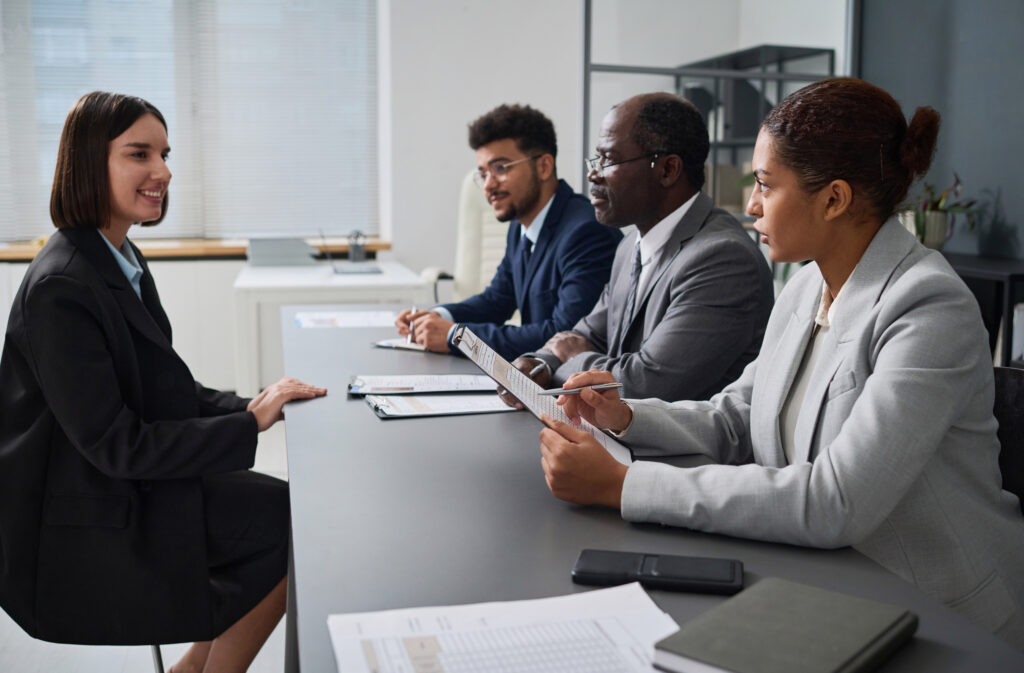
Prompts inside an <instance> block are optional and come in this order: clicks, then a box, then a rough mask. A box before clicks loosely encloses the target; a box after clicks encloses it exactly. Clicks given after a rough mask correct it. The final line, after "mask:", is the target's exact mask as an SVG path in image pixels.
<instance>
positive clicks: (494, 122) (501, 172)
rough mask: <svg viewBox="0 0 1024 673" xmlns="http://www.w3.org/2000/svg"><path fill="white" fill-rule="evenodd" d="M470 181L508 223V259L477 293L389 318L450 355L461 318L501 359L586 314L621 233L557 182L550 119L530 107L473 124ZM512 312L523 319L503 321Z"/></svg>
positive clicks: (504, 110)
mask: <svg viewBox="0 0 1024 673" xmlns="http://www.w3.org/2000/svg"><path fill="white" fill-rule="evenodd" d="M469 145H470V147H471V148H472V149H474V150H476V161H477V173H476V175H475V176H474V177H475V178H476V183H477V184H478V185H479V186H480V187H481V188H482V189H483V190H484V194H485V196H486V197H487V201H488V202H489V203H490V204H491V208H493V209H494V214H495V216H496V217H497V218H498V220H499V221H501V222H509V223H510V224H509V229H508V239H507V244H506V247H505V257H504V259H502V261H501V264H500V265H499V266H498V270H497V272H496V273H495V275H494V278H493V279H492V280H491V283H490V285H488V287H487V288H486V289H485V290H484V291H483V292H481V293H480V294H477V295H475V296H473V297H470V298H468V299H466V300H464V301H461V302H458V303H455V304H445V305H442V306H437V307H434V308H433V309H430V310H426V311H416V312H413V311H409V310H407V311H403V312H402V313H401V314H399V316H398V319H397V320H396V321H395V326H396V327H397V328H398V332H399V334H401V335H403V336H405V335H407V334H408V333H409V325H410V323H411V324H412V332H413V339H414V340H415V341H416V343H419V344H421V345H423V346H424V347H426V348H427V349H428V350H431V351H436V352H441V353H447V352H449V351H454V350H455V348H454V347H453V346H452V345H451V342H450V337H451V334H452V332H453V331H454V327H455V325H456V324H465V325H466V326H468V327H469V328H470V329H471V330H473V332H474V333H475V334H477V336H479V337H480V338H481V339H483V340H484V341H485V342H486V343H487V344H488V345H490V346H491V347H492V348H494V349H495V350H496V351H497V352H498V353H499V354H501V355H502V357H505V358H508V359H511V358H513V357H515V356H516V355H518V354H520V353H523V352H525V351H529V350H533V349H536V348H539V347H540V346H541V345H543V344H544V342H545V341H547V340H548V339H549V338H550V337H551V336H552V335H553V334H555V333H556V332H559V331H563V330H567V329H569V328H571V327H572V326H573V325H574V324H576V322H577V321H578V320H579V319H580V318H582V317H583V316H585V315H586V314H587V313H588V312H589V311H590V309H591V308H593V306H594V303H595V302H596V301H597V298H598V296H599V295H600V294H601V290H602V288H603V287H604V285H605V283H606V282H607V281H608V276H609V274H610V272H611V264H612V259H613V258H614V256H615V248H616V246H617V244H618V243H619V241H620V240H621V238H622V235H621V234H620V233H619V232H618V231H616V230H615V229H613V228H610V227H604V226H602V225H600V224H598V223H597V221H596V220H595V219H594V209H593V207H592V206H591V205H590V201H589V200H588V199H587V198H586V197H585V196H583V195H581V194H576V193H574V192H573V190H572V188H571V187H569V185H568V184H567V183H566V182H565V181H564V180H560V179H559V178H558V175H557V173H556V170H555V157H556V156H557V154H558V146H557V142H556V139H555V129H554V126H553V125H552V124H551V121H550V120H549V119H548V118H547V117H545V116H544V115H543V114H542V113H540V112H538V111H537V110H535V109H533V108H531V107H529V106H526V105H501V106H498V107H497V108H495V109H493V110H491V111H490V112H488V113H487V114H485V115H483V116H482V117H480V118H479V119H477V120H476V121H474V122H473V123H472V124H470V126H469ZM516 309H519V313H520V315H521V317H522V321H521V323H522V324H521V325H506V324H505V322H506V321H507V320H508V319H509V318H511V317H512V314H513V313H515V311H516Z"/></svg>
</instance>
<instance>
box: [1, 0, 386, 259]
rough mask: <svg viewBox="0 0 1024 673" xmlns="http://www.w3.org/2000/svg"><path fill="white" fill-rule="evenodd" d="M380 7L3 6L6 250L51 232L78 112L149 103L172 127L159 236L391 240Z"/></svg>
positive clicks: (228, 0) (91, 1)
mask: <svg viewBox="0 0 1024 673" xmlns="http://www.w3.org/2000/svg"><path fill="white" fill-rule="evenodd" d="M376 4H377V3H376V0H344V2H339V1H338V0H191V1H181V0H178V1H172V0H145V1H132V2H129V1H126V0H77V1H70V0H32V1H31V2H30V1H29V0H4V2H2V3H0V239H3V240H20V239H29V238H34V237H35V236H39V235H41V234H46V233H49V232H50V231H52V225H51V224H50V219H49V192H50V185H51V183H52V180H53V168H54V164H55V162H56V155H57V145H58V142H59V138H60V130H61V127H62V126H63V123H64V118H65V116H66V115H67V111H68V109H69V108H70V106H71V104H72V103H73V102H74V101H75V99H77V98H78V97H79V96H81V95H82V94H84V93H87V92H89V91H93V90H97V89H100V90H106V91H117V92H121V93H129V94H133V95H138V96H141V97H143V98H145V99H147V100H149V101H150V102H151V103H153V104H154V105H156V106H157V107H158V108H159V109H160V111H161V112H162V113H163V114H164V117H165V118H166V119H167V122H168V126H169V140H170V144H171V156H170V159H169V165H170V168H171V171H172V172H173V174H174V177H173V179H172V181H171V187H170V209H169V212H168V216H167V218H166V219H165V220H164V222H163V223H161V224H160V225H159V226H158V227H153V228H144V229H142V228H136V229H134V230H133V232H132V236H133V237H136V238H142V237H151V236H158V237H207V238H248V237H253V236H261V235H266V236H271V235H288V236H312V235H317V234H318V233H319V232H320V231H323V232H324V233H325V234H328V235H331V234H336V235H338V234H347V233H348V232H350V231H351V230H353V229H360V230H362V231H363V232H365V233H370V234H372V233H376V232H377V230H378V219H379V218H378V213H377V189H378V187H377V175H378V173H377V62H376V61H377V43H376V42H377V30H376V9H377V7H376Z"/></svg>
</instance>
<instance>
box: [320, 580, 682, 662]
mask: <svg viewBox="0 0 1024 673" xmlns="http://www.w3.org/2000/svg"><path fill="white" fill-rule="evenodd" d="M677 628H678V626H677V625H676V623H675V622H674V621H672V618H671V617H669V616H668V615H667V614H665V613H664V612H662V611H661V609H660V608H659V607H658V606H657V605H655V603H654V601H652V600H651V599H650V597H649V596H648V595H647V594H646V593H645V592H644V590H643V589H642V588H641V587H640V585H639V584H637V583H635V582H634V583H633V584H626V585H623V586H619V587H614V588H611V589H599V590H596V591H587V592H583V593H577V594H570V595H568V596H559V597H555V598H540V599H534V600H524V601H509V602H495V603H477V604H474V605H454V606H446V607H428V608H408V609H404V610H384V611H380V612H364V613H355V614H336V615H330V616H328V618H327V630H328V631H329V633H330V636H331V645H332V647H333V648H334V660H335V663H337V666H338V671H339V672H340V671H344V672H345V673H455V672H461V671H474V673H504V672H505V671H560V672H564V673H593V672H594V671H603V672H607V673H634V672H637V673H638V672H639V671H650V670H651V657H652V655H653V652H654V643H655V641H657V640H659V639H660V638H664V637H665V636H666V635H668V634H670V633H672V632H674V631H675V630H676V629H677Z"/></svg>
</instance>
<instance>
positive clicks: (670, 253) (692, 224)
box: [621, 192, 712, 340]
mask: <svg viewBox="0 0 1024 673" xmlns="http://www.w3.org/2000/svg"><path fill="white" fill-rule="evenodd" d="M711 207H712V205H711V199H710V198H709V197H708V196H707V194H705V193H704V192H701V193H699V194H697V200H696V201H694V202H693V205H691V206H690V209H689V210H687V211H686V214H685V215H683V217H682V219H681V220H679V223H678V224H677V225H676V227H675V230H674V231H673V232H672V236H670V237H669V239H668V241H666V242H665V245H664V247H662V249H661V252H660V254H659V255H658V259H657V261H656V262H655V264H656V266H655V267H654V268H653V269H651V275H650V276H649V277H648V279H647V285H646V287H644V291H643V293H642V294H640V295H638V296H637V298H636V308H635V309H634V310H633V319H632V320H631V321H630V323H629V325H627V326H626V328H625V329H623V330H621V332H622V339H623V340H625V338H626V335H627V334H628V333H629V331H630V330H631V329H633V328H634V327H635V325H636V322H637V318H638V317H639V316H640V315H641V314H642V313H643V310H644V305H645V304H646V303H647V300H648V299H649V298H650V296H651V293H652V292H653V291H654V286H655V285H657V284H658V281H659V280H661V277H662V276H664V275H665V272H666V271H668V269H669V267H670V266H672V262H673V260H675V258H676V257H677V256H678V255H679V252H680V251H681V250H682V249H683V245H684V244H685V243H686V242H687V241H688V240H690V239H691V238H693V236H694V234H696V233H697V232H698V231H700V228H701V227H702V226H703V225H704V222H705V221H706V220H707V219H708V216H709V215H710V214H711ZM628 292H629V288H628V286H627V288H626V293H627V294H628ZM623 305H625V295H623Z"/></svg>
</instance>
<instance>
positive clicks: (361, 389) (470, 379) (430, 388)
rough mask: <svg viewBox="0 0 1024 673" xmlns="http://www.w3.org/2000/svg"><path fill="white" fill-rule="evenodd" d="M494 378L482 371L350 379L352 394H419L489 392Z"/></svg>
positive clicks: (360, 375)
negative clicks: (475, 372) (479, 372)
mask: <svg viewBox="0 0 1024 673" xmlns="http://www.w3.org/2000/svg"><path fill="white" fill-rule="evenodd" d="M494 390H495V385H494V381H492V380H491V378H490V377H489V376H484V375H483V374H404V375H403V374H399V375H395V376H370V375H367V374H355V375H353V376H352V378H351V379H350V380H349V382H348V394H349V395H417V394H422V393H487V392H493V391H494Z"/></svg>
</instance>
